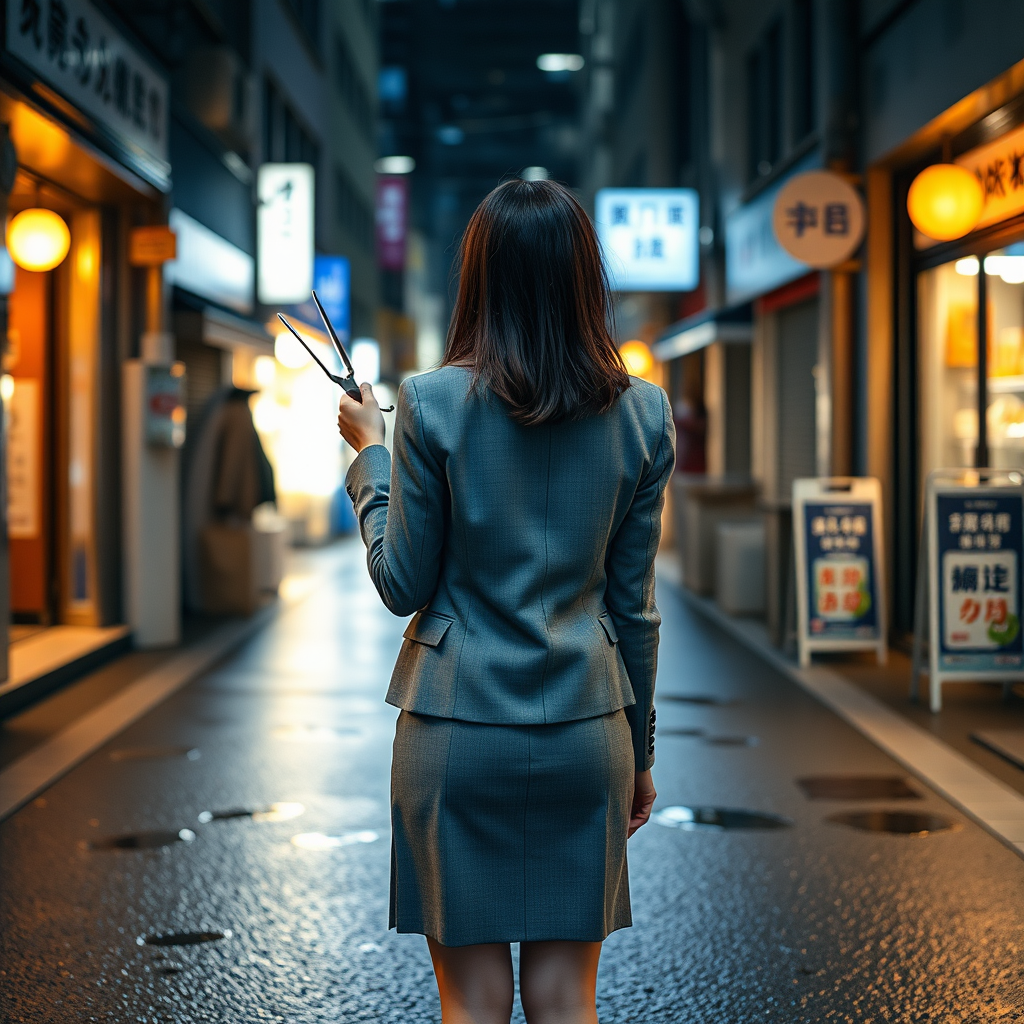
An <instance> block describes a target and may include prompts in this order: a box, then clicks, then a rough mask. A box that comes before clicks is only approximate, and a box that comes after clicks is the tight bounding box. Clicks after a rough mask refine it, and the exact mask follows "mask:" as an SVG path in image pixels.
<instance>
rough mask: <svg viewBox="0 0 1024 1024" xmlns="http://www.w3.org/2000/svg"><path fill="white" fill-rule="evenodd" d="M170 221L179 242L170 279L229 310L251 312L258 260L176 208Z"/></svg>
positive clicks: (169, 267)
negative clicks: (256, 261)
mask: <svg viewBox="0 0 1024 1024" xmlns="http://www.w3.org/2000/svg"><path fill="white" fill-rule="evenodd" d="M167 219H168V222H169V224H170V227H171V230H172V231H173V232H174V234H175V237H176V242H177V244H176V248H177V253H176V255H175V258H174V259H173V260H171V261H170V262H169V263H168V264H167V270H166V271H165V273H166V276H167V279H168V280H169V281H171V282H173V283H174V284H176V285H177V286H178V287H179V288H184V289H185V290H186V291H190V292H194V293H195V294H196V295H201V296H202V297H203V298H205V299H210V300H212V301H213V302H219V303H220V304H221V305H223V306H227V307H228V308H229V309H234V310H237V311H238V312H239V313H251V312H252V286H253V278H254V277H255V276H256V263H255V260H253V258H252V257H251V256H250V255H249V254H248V253H247V252H243V251H242V250H241V249H239V248H238V246H237V245H232V244H231V243H230V242H229V241H228V240H227V239H226V238H221V236H220V235H218V234H217V233H216V232H214V231H211V230H210V229H209V228H208V227H206V225H205V224H200V223H199V221H197V220H194V219H193V218H192V217H190V216H189V215H188V214H187V213H184V212H183V211H181V210H179V209H177V208H175V209H173V210H171V212H170V216H169V217H168V218H167ZM136 230H137V229H136Z"/></svg>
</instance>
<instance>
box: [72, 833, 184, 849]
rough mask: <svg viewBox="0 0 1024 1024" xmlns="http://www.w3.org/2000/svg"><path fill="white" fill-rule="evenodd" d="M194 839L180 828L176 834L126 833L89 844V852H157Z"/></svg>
mask: <svg viewBox="0 0 1024 1024" xmlns="http://www.w3.org/2000/svg"><path fill="white" fill-rule="evenodd" d="M195 838H196V834H195V832H193V831H192V829H190V828H180V829H178V831H177V832H172V831H170V830H167V831H154V832H128V833H126V834H125V835H121V836H108V837H107V838H106V839H98V840H96V842H94V843H90V844H89V849H90V850H159V849H161V848H162V847H165V846H171V845H172V844H174V843H191V842H194V841H195Z"/></svg>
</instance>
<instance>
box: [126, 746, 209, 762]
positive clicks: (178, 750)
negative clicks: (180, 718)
mask: <svg viewBox="0 0 1024 1024" xmlns="http://www.w3.org/2000/svg"><path fill="white" fill-rule="evenodd" d="M165 757H184V758H186V759H187V760H189V761H197V760H198V759H199V748H198V747H123V748H122V749H121V750H112V751H111V752H110V760H111V761H153V760H156V759H158V758H165Z"/></svg>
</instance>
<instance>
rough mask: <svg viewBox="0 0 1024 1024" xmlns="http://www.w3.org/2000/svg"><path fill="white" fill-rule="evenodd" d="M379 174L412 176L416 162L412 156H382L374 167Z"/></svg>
mask: <svg viewBox="0 0 1024 1024" xmlns="http://www.w3.org/2000/svg"><path fill="white" fill-rule="evenodd" d="M373 169H374V170H375V171H376V172H377V173H378V174H411V173H412V172H413V171H414V170H416V161H415V160H413V158H412V157H411V156H382V157H381V158H380V159H379V160H378V161H376V162H375V163H374V165H373Z"/></svg>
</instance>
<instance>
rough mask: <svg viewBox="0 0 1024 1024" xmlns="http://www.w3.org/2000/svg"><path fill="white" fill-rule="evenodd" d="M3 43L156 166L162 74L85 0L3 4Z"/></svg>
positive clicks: (164, 108) (162, 120)
mask: <svg viewBox="0 0 1024 1024" xmlns="http://www.w3.org/2000/svg"><path fill="white" fill-rule="evenodd" d="M6 41H7V49H8V51H10V52H11V53H13V54H14V55H15V56H16V57H18V58H19V59H20V60H22V61H24V62H25V63H26V64H27V65H28V66H29V67H30V68H32V70H33V71H34V72H35V73H36V74H38V75H39V76H40V77H41V78H42V79H43V80H44V81H45V82H47V83H49V84H50V85H52V86H53V87H54V88H55V89H56V90H57V91H58V92H60V93H62V94H63V95H64V96H66V97H67V98H68V99H69V100H70V101H71V102H72V103H74V104H75V106H77V107H78V108H79V109H81V110H84V111H85V112H86V113H87V114H90V115H92V116H93V117H94V118H96V119H97V120H98V121H100V122H101V123H102V124H104V125H105V126H106V127H107V128H109V129H110V130H111V131H113V132H115V133H116V134H117V135H118V136H119V137H120V138H121V139H122V140H123V141H124V143H125V144H126V145H127V147H128V148H129V149H130V150H131V151H132V152H133V153H134V154H135V155H136V156H141V157H142V158H143V159H144V160H145V162H147V163H148V164H149V165H150V166H151V167H153V169H155V170H157V171H158V172H159V173H161V174H166V173H167V171H168V170H169V168H168V165H167V114H168V105H167V98H168V97H167V92H168V90H167V81H166V79H165V78H164V77H163V75H161V74H159V73H158V72H157V71H155V70H154V68H153V66H152V65H151V64H150V63H149V61H148V60H147V59H145V58H143V57H142V56H141V54H140V53H139V51H138V50H137V49H136V48H135V47H134V46H132V45H131V44H130V43H128V42H127V40H126V39H125V38H124V36H122V35H121V33H120V32H118V31H117V29H115V28H114V26H113V25H112V24H111V22H109V21H108V20H107V19H106V18H105V17H104V16H103V15H102V14H100V12H99V11H98V10H96V8H94V7H93V6H92V4H90V3H88V0H51V2H50V3H48V4H44V3H42V2H41V0H33V2H28V0H25V2H23V3H9V4H7V37H6Z"/></svg>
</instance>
